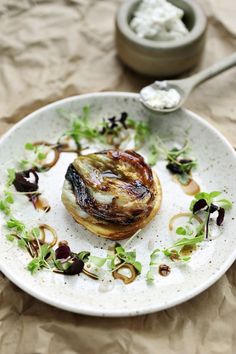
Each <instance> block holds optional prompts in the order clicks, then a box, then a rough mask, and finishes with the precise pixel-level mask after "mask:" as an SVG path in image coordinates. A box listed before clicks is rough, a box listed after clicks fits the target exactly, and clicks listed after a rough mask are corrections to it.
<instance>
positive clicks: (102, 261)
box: [89, 256, 107, 268]
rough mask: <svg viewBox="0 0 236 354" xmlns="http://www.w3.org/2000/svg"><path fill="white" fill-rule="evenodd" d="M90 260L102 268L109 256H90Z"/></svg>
mask: <svg viewBox="0 0 236 354" xmlns="http://www.w3.org/2000/svg"><path fill="white" fill-rule="evenodd" d="M89 261H90V262H92V263H93V264H95V265H96V266H97V267H99V268H101V267H102V266H103V265H104V264H105V263H106V261H107V258H101V257H96V256H89Z"/></svg>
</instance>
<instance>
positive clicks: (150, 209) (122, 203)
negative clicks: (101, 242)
mask: <svg viewBox="0 0 236 354" xmlns="http://www.w3.org/2000/svg"><path fill="white" fill-rule="evenodd" d="M161 198H162V193H161V185H160V181H159V179H158V177H157V175H156V174H155V173H154V172H153V171H152V169H151V168H150V166H148V165H147V164H146V163H145V161H144V159H143V157H142V156H141V155H139V154H137V153H136V152H134V151H131V150H127V151H119V150H105V151H101V152H97V153H92V154H88V155H81V156H79V157H78V158H76V159H75V160H74V162H73V163H72V164H70V165H69V167H68V170H67V172H66V176H65V182H64V186H63V191H62V201H63V203H64V205H65V207H66V209H67V210H68V211H69V213H70V214H71V215H72V216H73V218H74V219H75V221H76V222H78V223H79V224H81V225H83V226H84V227H85V228H87V229H88V230H90V231H91V232H93V233H94V234H96V235H98V236H101V237H105V238H109V239H112V240H121V239H125V238H127V237H130V236H132V235H133V234H134V233H135V232H137V231H138V230H139V229H142V228H143V227H144V226H145V225H146V224H148V223H149V222H150V220H151V219H152V218H153V217H154V216H155V215H156V213H157V211H158V209H159V208H160V204H161Z"/></svg>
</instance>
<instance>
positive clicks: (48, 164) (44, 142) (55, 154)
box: [33, 141, 60, 170]
mask: <svg viewBox="0 0 236 354" xmlns="http://www.w3.org/2000/svg"><path fill="white" fill-rule="evenodd" d="M33 145H34V146H40V145H44V146H48V147H51V151H53V152H54V158H53V160H52V161H51V162H48V163H45V164H42V168H44V169H45V170H49V169H50V168H52V167H53V166H55V165H56V163H57V161H58V160H59V157H60V151H59V150H58V149H57V147H56V146H55V145H53V144H50V143H47V142H46V141H37V142H35V143H33Z"/></svg>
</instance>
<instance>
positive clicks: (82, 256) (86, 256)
mask: <svg viewBox="0 0 236 354" xmlns="http://www.w3.org/2000/svg"><path fill="white" fill-rule="evenodd" d="M89 256H90V252H88V251H81V252H80V253H78V254H76V257H78V258H79V259H80V260H81V261H83V262H87V261H88V260H89Z"/></svg>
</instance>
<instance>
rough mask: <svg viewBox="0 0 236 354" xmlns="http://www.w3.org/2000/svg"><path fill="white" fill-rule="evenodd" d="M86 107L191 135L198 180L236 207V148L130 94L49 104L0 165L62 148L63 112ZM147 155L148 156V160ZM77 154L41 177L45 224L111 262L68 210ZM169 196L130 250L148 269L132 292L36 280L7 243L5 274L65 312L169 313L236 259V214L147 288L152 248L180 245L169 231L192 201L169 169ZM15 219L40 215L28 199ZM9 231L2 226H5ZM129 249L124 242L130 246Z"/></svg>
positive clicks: (8, 146)
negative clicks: (38, 146) (64, 196)
mask: <svg viewBox="0 0 236 354" xmlns="http://www.w3.org/2000/svg"><path fill="white" fill-rule="evenodd" d="M84 105H89V106H90V107H91V116H92V117H94V119H98V120H100V119H101V118H103V117H108V116H110V115H112V116H113V115H118V114H120V113H121V112H123V111H126V112H128V113H129V116H131V117H132V118H134V119H147V118H151V124H152V131H153V132H154V134H155V132H158V134H159V135H160V136H169V138H170V139H171V140H172V141H176V142H182V141H183V136H184V134H186V133H187V135H188V138H189V140H190V142H191V146H192V151H193V155H194V156H195V157H196V158H197V160H198V162H199V165H198V168H197V169H196V171H195V172H194V178H195V179H196V180H197V181H198V182H199V184H200V185H201V188H202V190H205V191H213V190H222V191H224V194H225V196H226V197H227V198H229V199H230V200H232V201H234V200H236V189H235V176H236V156H235V152H234V151H233V149H232V147H231V146H230V145H229V143H228V142H227V141H226V140H225V139H224V137H223V136H222V135H221V134H219V133H218V132H217V131H216V130H215V129H214V128H213V127H211V126H210V125H209V124H208V123H206V122H205V121H204V120H203V119H201V118H200V117H198V116H197V115H195V114H194V113H192V112H189V111H186V110H180V111H178V112H175V113H173V114H169V115H152V114H151V113H150V112H149V111H147V110H146V109H145V108H144V107H143V106H142V105H141V104H140V103H139V101H138V95H136V94H130V93H102V94H100V93H99V94H88V95H83V96H78V97H72V98H67V99H64V100H62V101H59V102H56V103H53V104H50V105H48V106H46V107H44V108H42V109H40V110H38V111H36V112H34V113H32V114H30V115H29V116H28V117H27V118H25V119H24V120H22V121H21V122H20V123H19V124H17V125H16V126H15V127H14V128H13V129H12V130H11V131H10V132H8V133H7V134H6V135H5V137H4V138H3V139H2V140H1V142H0V165H1V170H5V169H6V168H7V167H9V166H11V165H12V160H14V159H17V158H20V157H21V155H22V153H23V148H24V144H25V142H28V141H37V140H47V141H51V142H55V141H56V139H57V138H58V136H60V134H61V133H62V132H63V131H65V130H66V129H67V128H68V122H67V121H66V120H65V119H63V118H61V117H59V115H58V113H57V110H58V108H62V107H63V108H65V109H69V110H71V111H76V112H79V111H81V110H82V107H83V106H84ZM144 154H145V152H144ZM73 158H74V156H72V154H62V156H61V158H60V161H59V163H58V164H57V165H56V166H55V167H54V168H52V169H51V170H50V171H48V172H47V173H45V174H42V175H41V176H40V186H41V189H43V190H44V195H45V197H46V198H47V199H48V200H49V201H50V204H51V206H52V210H51V211H50V212H49V213H48V214H45V215H44V216H43V217H42V218H43V221H44V222H45V223H47V224H50V225H51V226H53V227H55V229H56V230H57V232H58V236H59V239H66V240H68V241H69V244H70V246H71V248H72V250H78V251H79V250H90V251H92V252H93V254H95V255H100V256H101V255H104V254H105V249H107V248H108V246H109V245H111V244H112V242H111V241H106V240H104V239H102V238H99V237H96V236H94V235H93V234H91V233H90V232H88V231H86V230H84V229H83V228H82V227H81V226H80V225H78V224H76V223H75V222H74V221H73V220H72V218H71V216H70V215H69V214H68V213H67V211H66V210H65V208H64V207H63V205H62V203H61V200H60V196H61V188H62V184H63V179H64V175H65V171H66V169H67V166H68V164H69V163H70V162H71V161H72V160H73ZM155 169H156V171H157V173H158V175H159V177H160V180H161V184H162V188H163V203H162V207H161V210H160V212H159V213H158V215H157V216H156V217H155V220H153V221H152V222H151V223H150V224H149V225H148V226H147V227H146V228H145V229H143V230H142V231H141V233H140V234H139V235H138V236H137V238H135V239H134V240H133V242H132V244H131V246H132V247H134V248H135V249H136V250H137V258H138V260H140V261H141V262H142V264H143V272H142V275H141V276H139V277H138V278H137V280H136V281H134V282H133V283H132V284H130V285H126V286H125V285H121V283H118V284H116V285H115V287H114V289H113V290H112V291H111V292H106V293H102V292H99V290H98V287H99V285H98V281H94V280H92V279H90V278H88V277H86V276H85V275H83V274H82V275H80V276H79V277H78V276H74V277H70V276H63V275H58V274H55V273H52V272H49V271H40V272H38V273H37V274H36V275H34V276H32V275H31V274H30V273H29V272H28V271H27V270H26V269H25V266H26V264H27V263H28V262H29V260H30V258H29V256H28V255H27V253H26V252H24V251H22V250H20V249H18V248H17V246H15V245H12V244H11V243H10V242H9V241H7V240H6V238H5V237H4V236H2V235H1V237H0V269H1V271H2V272H3V273H4V274H5V275H6V276H7V277H8V278H9V279H10V280H11V281H12V282H14V283H15V284H16V285H18V286H19V287H20V288H22V289H23V290H24V291H26V292H28V293H29V294H31V295H33V296H35V297H36V298H38V299H40V300H42V301H44V302H46V303H48V304H51V305H53V306H57V307H60V308H62V309H65V310H69V311H73V312H77V313H83V314H88V315H96V316H132V315H138V314H145V313H150V312H154V311H159V310H163V309H166V308H168V307H170V306H173V305H176V304H179V303H181V302H183V301H186V300H188V299H190V298H192V297H193V296H196V295H197V294H199V293H200V292H202V291H203V290H205V289H206V288H208V287H209V286H211V285H212V284H213V283H214V282H215V281H217V279H219V278H220V277H221V276H222V275H223V274H224V272H225V271H226V270H227V269H228V268H229V267H230V265H231V264H232V263H233V261H234V260H235V256H236V237H235V222H234V220H233V216H234V215H235V206H233V208H232V209H231V210H230V212H228V213H227V216H226V219H225V223H224V227H222V228H221V235H220V236H219V237H217V238H216V239H215V240H214V241H212V242H204V243H203V244H202V245H201V247H200V248H199V249H198V251H197V252H195V253H194V254H193V256H192V259H191V261H190V262H189V263H187V264H185V265H182V266H181V265H175V266H172V268H171V273H170V275H169V276H168V277H161V276H160V275H158V274H157V275H156V279H155V283H154V284H153V285H147V284H146V281H145V273H146V271H147V270H148V262H149V255H150V250H149V249H148V244H150V243H149V240H152V241H153V242H154V244H155V247H165V246H169V245H171V243H172V242H173V240H172V236H171V235H170V233H169V231H168V223H169V219H170V217H171V216H173V215H174V214H176V213H178V212H182V211H186V210H188V207H189V203H190V201H191V197H189V196H187V195H185V194H184V193H183V191H182V190H181V188H180V186H179V185H178V184H176V183H175V182H174V181H173V179H172V178H171V176H170V174H169V173H168V171H167V170H166V169H165V164H164V162H159V163H158V164H157V166H156V167H155ZM15 213H16V215H17V216H18V217H19V218H22V219H23V220H32V219H34V218H36V217H37V216H38V213H37V212H36V211H35V210H34V209H33V208H32V205H31V204H30V203H28V202H27V198H25V197H22V203H21V205H20V208H18V209H17V210H15ZM0 221H1V223H3V220H2V219H1V220H0ZM124 242H125V241H122V243H124Z"/></svg>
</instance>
